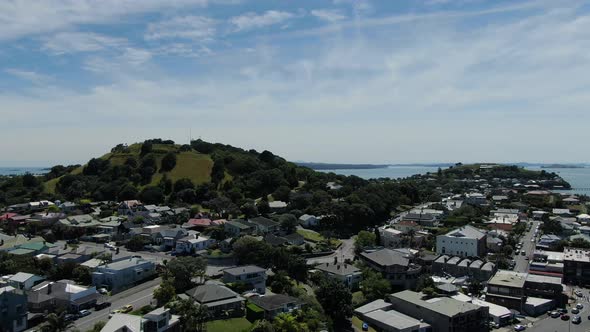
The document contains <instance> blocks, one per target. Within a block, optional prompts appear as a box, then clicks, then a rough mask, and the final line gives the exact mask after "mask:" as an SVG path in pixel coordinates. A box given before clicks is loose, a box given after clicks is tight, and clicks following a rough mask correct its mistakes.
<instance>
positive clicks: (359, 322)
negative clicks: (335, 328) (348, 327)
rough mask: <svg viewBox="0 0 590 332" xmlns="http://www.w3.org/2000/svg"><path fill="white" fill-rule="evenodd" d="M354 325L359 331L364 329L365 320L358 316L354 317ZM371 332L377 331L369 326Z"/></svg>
mask: <svg viewBox="0 0 590 332" xmlns="http://www.w3.org/2000/svg"><path fill="white" fill-rule="evenodd" d="M352 325H354V326H355V327H356V328H357V329H358V330H359V331H362V330H363V321H362V320H360V319H359V318H358V317H357V316H354V317H352ZM368 331H369V332H377V331H375V329H374V328H372V327H370V326H369V330H368Z"/></svg>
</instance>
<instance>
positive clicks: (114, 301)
mask: <svg viewBox="0 0 590 332" xmlns="http://www.w3.org/2000/svg"><path fill="white" fill-rule="evenodd" d="M161 282H162V279H160V278H157V279H154V280H150V281H148V282H144V283H143V284H141V285H137V286H135V287H133V288H130V289H128V290H126V291H123V292H121V293H118V294H115V295H113V296H104V298H103V300H104V301H108V302H111V306H110V307H109V308H105V309H102V310H100V311H95V310H94V309H93V310H91V311H92V314H90V315H89V316H86V317H83V318H80V319H78V320H76V321H75V326H74V327H75V328H76V329H78V330H80V331H82V332H84V331H88V330H90V329H92V327H93V326H94V324H96V323H97V322H100V321H107V320H109V313H110V312H111V311H113V310H116V309H119V308H121V307H122V306H125V305H128V304H131V305H132V306H133V308H134V310H137V309H139V308H141V307H143V306H145V305H148V304H151V302H152V300H153V293H154V289H155V288H156V287H158V286H159V285H160V283H161Z"/></svg>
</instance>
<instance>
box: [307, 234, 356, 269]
mask: <svg viewBox="0 0 590 332" xmlns="http://www.w3.org/2000/svg"><path fill="white" fill-rule="evenodd" d="M340 241H342V245H341V246H340V248H338V249H337V250H336V251H335V252H334V253H333V254H331V255H328V256H322V257H313V258H308V259H307V264H308V265H312V264H324V263H332V262H334V257H338V261H339V262H344V261H345V260H346V259H350V260H352V259H354V238H350V239H344V240H342V239H341V240H340Z"/></svg>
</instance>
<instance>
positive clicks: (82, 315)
mask: <svg viewBox="0 0 590 332" xmlns="http://www.w3.org/2000/svg"><path fill="white" fill-rule="evenodd" d="M91 313H92V312H90V310H86V309H84V310H80V312H79V313H78V317H86V316H88V315H90V314H91Z"/></svg>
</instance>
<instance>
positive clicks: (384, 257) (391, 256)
mask: <svg viewBox="0 0 590 332" xmlns="http://www.w3.org/2000/svg"><path fill="white" fill-rule="evenodd" d="M361 256H363V257H365V258H366V259H368V260H370V261H372V262H374V263H376V264H378V265H381V266H391V265H401V266H408V265H409V264H410V260H409V259H408V258H406V255H405V254H403V253H401V252H398V251H394V250H391V249H381V250H377V251H374V252H363V253H361Z"/></svg>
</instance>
